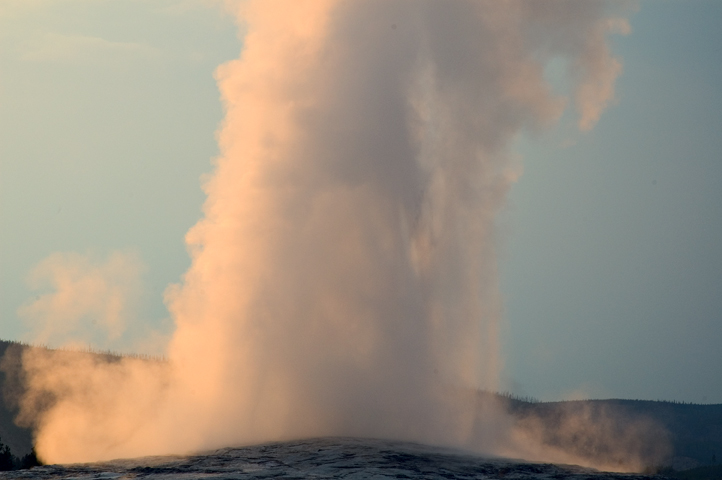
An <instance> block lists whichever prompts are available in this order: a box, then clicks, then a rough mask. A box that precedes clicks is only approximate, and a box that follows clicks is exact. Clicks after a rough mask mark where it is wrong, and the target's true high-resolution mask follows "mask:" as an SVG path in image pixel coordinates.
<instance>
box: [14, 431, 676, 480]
mask: <svg viewBox="0 0 722 480" xmlns="http://www.w3.org/2000/svg"><path fill="white" fill-rule="evenodd" d="M5 478H8V479H10V478H13V479H14V478H17V479H19V478H33V479H39V478H43V479H46V478H47V479H61V478H62V479H68V480H69V479H97V480H100V479H108V480H110V479H132V478H139V479H140V478H142V479H147V480H152V479H168V480H170V479H174V480H175V479H229V480H230V479H270V478H286V479H309V478H311V479H348V480H351V479H388V478H394V479H424V480H436V479H439V480H456V479H460V480H461V479H463V480H466V479H486V478H489V479H492V478H494V479H501V478H503V479H505V480H512V479H555V480H556V479H575V480H581V479H626V480H636V479H642V478H645V479H649V478H655V477H650V476H644V475H629V474H615V473H604V472H597V471H594V470H590V469H585V468H581V467H576V466H568V465H550V464H533V463H523V462H517V461H512V460H506V459H489V458H480V457H475V456H471V455H464V454H459V453H455V452H453V451H451V450H442V449H437V448H431V447H426V446H422V445H415V444H409V443H401V442H390V441H380V440H367V439H353V438H324V439H312V440H300V441H293V442H283V443H273V444H265V445H256V446H250V447H242V448H226V449H222V450H217V451H214V452H208V453H206V454H202V455H196V456H188V457H149V458H143V459H134V460H118V461H112V462H106V463H97V464H83V465H65V466H58V465H49V466H43V467H36V468H34V469H31V470H19V471H13V472H5V473H2V474H0V479H5ZM656 478H662V477H656Z"/></svg>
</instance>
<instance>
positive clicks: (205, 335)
mask: <svg viewBox="0 0 722 480" xmlns="http://www.w3.org/2000/svg"><path fill="white" fill-rule="evenodd" d="M611 6H613V5H610V4H609V3H608V2H602V1H584V2H581V1H545V2H540V1H537V0H527V1H522V0H513V1H498V0H493V1H492V0H490V1H483V0H473V1H454V2H439V1H437V0H428V1H427V0H364V1H350V0H346V1H341V0H312V1H273V0H258V1H247V2H242V3H238V4H236V3H229V8H230V9H231V10H232V12H233V14H234V15H236V16H237V18H238V23H239V25H240V26H241V28H242V29H243V31H244V32H246V34H245V37H244V48H243V52H242V55H241V57H240V58H239V59H238V60H234V61H231V62H228V63H227V64H225V65H222V66H221V67H220V68H219V69H218V71H217V73H216V75H217V79H218V85H219V87H220V90H221V93H222V99H223V105H224V107H225V119H224V121H223V124H222V126H221V128H220V131H219V134H218V139H219V145H220V151H221V154H220V156H219V158H218V159H217V160H216V162H215V169H214V172H213V174H212V175H210V176H209V177H208V178H207V179H206V180H205V182H204V186H203V188H204V190H205V192H206V193H207V196H208V197H207V200H206V202H205V205H204V218H203V219H202V220H201V221H200V222H199V223H198V224H197V225H195V226H194V227H193V228H192V229H191V231H190V232H189V233H188V235H187V237H186V240H187V243H188V246H189V251H190V255H191V257H192V266H191V268H190V269H189V270H188V272H187V273H186V274H185V275H184V276H183V279H182V282H181V283H180V284H179V285H176V286H172V287H171V288H169V289H168V291H167V295H166V302H167V305H168V307H169V310H170V312H171V314H172V317H173V319H174V321H175V325H176V330H175V333H174V335H173V338H172V340H171V342H170V344H169V348H168V362H166V363H152V362H151V363H152V364H149V363H148V362H143V361H139V360H133V359H125V360H122V361H118V362H113V363H107V362H102V361H99V360H93V359H90V358H88V357H83V356H82V355H78V356H77V358H76V359H75V360H71V359H67V360H64V361H61V362H60V361H54V360H53V358H52V357H53V355H55V354H54V353H53V352H48V351H41V352H35V353H29V354H28V355H27V356H26V358H25V363H24V365H25V372H26V375H27V378H28V379H29V380H28V385H29V387H30V391H29V393H28V395H27V397H26V401H25V403H24V409H23V418H24V419H25V420H26V421H28V422H34V424H35V426H36V435H37V450H38V452H39V454H40V456H41V457H42V458H44V459H45V460H46V461H52V462H71V461H85V460H100V459H109V458H113V457H123V456H138V455H149V454H160V453H171V452H172V453H179V452H180V453H182V452H187V451H192V450H199V449H204V448H211V447H217V446H224V445H228V444H239V443H251V442H261V441H268V440H277V439H287V438H292V437H308V436H321V435H357V436H373V437H386V438H397V439H406V440H416V441H423V442H429V443H438V444H446V445H455V446H463V447H466V448H471V449H475V450H477V451H485V452H494V451H499V452H501V451H503V452H504V453H506V454H515V453H516V454H517V455H523V454H524V453H525V452H530V451H532V449H531V448H530V447H528V445H527V446H524V447H523V448H522V446H520V445H521V444H520V442H521V443H524V442H526V443H528V442H529V441H530V440H528V439H524V440H523V442H522V440H520V438H521V437H520V436H519V435H517V434H514V433H513V432H512V430H511V421H510V420H509V418H508V417H506V416H505V415H504V414H503V413H501V410H500V409H497V408H496V407H495V406H494V405H493V404H491V403H487V404H484V405H478V404H477V403H478V397H477V396H476V394H475V392H476V391H477V390H478V389H480V388H485V389H495V388H496V387H497V384H496V382H497V375H498V372H499V369H500V360H499V351H498V344H497V328H498V323H499V320H500V316H501V300H500V297H499V294H498V291H497V290H498V288H497V272H496V270H497V264H496V255H495V242H496V238H495V236H494V222H495V218H496V215H497V214H498V212H499V210H500V208H501V207H502V206H503V205H504V198H505V195H506V193H507V191H508V189H509V187H510V185H511V183H512V182H513V181H514V180H515V179H516V177H517V176H518V175H519V172H520V168H519V166H518V165H517V164H516V163H515V162H514V161H513V158H514V156H513V155H512V152H510V144H511V142H512V140H513V139H514V138H515V137H516V136H517V135H518V134H519V133H520V132H522V131H523V130H524V129H530V130H535V129H539V128H542V127H544V126H547V125H550V124H553V123H554V121H556V120H557V119H558V118H559V117H560V115H561V114H562V111H563V109H564V107H565V104H566V99H565V98H562V97H557V96H555V95H554V94H553V93H552V92H551V88H550V87H549V86H548V85H547V83H546V82H545V80H544V78H543V71H544V67H545V65H546V64H547V62H549V61H550V60H552V59H554V58H558V57H562V58H564V59H566V60H567V63H568V65H570V71H569V76H570V79H571V80H572V83H573V84H574V88H575V89H576V90H575V91H573V92H570V95H571V96H572V97H573V98H574V102H575V105H576V108H577V110H578V112H579V125H580V128H582V129H589V128H592V126H593V125H594V123H595V122H596V121H597V119H598V117H599V115H600V113H601V111H602V110H603V109H604V108H605V106H606V105H607V104H608V103H609V102H610V100H612V99H613V96H614V92H613V84H614V79H615V78H616V77H617V75H618V74H619V73H620V66H619V65H620V64H619V63H618V62H617V61H616V60H615V59H614V58H612V57H611V55H610V52H609V50H608V48H607V46H606V43H605V42H606V35H607V34H608V33H609V32H610V31H623V30H624V29H626V28H627V27H626V23H625V22H624V20H620V19H613V18H611V17H610V15H612V14H613V12H611V10H610V8H611ZM44 394H50V397H48V396H47V395H46V396H43V395H44ZM42 398H45V399H46V402H45V403H43V402H41V401H39V400H38V399H42ZM47 398H52V399H53V402H51V404H50V405H51V406H50V407H48V406H47ZM70 439H72V440H70ZM540 448H541V447H540ZM539 452H542V450H539V449H537V450H534V455H535V456H536V457H543V452H542V453H539Z"/></svg>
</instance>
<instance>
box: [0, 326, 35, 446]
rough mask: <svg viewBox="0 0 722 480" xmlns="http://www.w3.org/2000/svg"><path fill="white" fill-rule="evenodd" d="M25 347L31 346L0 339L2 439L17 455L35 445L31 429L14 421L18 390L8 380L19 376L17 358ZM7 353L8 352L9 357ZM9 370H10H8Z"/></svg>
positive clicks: (0, 423)
mask: <svg viewBox="0 0 722 480" xmlns="http://www.w3.org/2000/svg"><path fill="white" fill-rule="evenodd" d="M25 348H30V347H27V346H25V345H23V344H20V343H15V342H6V341H3V340H0V367H4V368H0V391H2V398H3V401H2V402H0V407H2V408H0V441H1V442H2V443H4V444H5V445H7V446H8V447H10V450H11V451H12V453H13V454H14V455H15V456H17V457H22V456H23V455H26V454H28V453H30V450H31V449H32V446H33V441H32V433H31V432H30V430H29V429H27V428H20V427H18V426H17V425H15V423H14V422H13V419H14V418H15V415H16V414H17V405H16V404H15V398H16V394H17V393H18V392H17V391H13V384H14V383H15V382H13V381H12V380H10V381H8V380H9V379H8V376H10V377H16V378H17V375H18V367H19V364H18V363H17V362H16V360H17V359H19V358H20V352H21V351H22V350H23V349H25ZM6 353H8V355H7V357H6V355H5V354H6ZM3 360H5V361H3ZM8 370H10V371H9V372H8ZM8 373H9V375H8Z"/></svg>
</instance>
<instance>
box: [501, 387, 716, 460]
mask: <svg viewBox="0 0 722 480" xmlns="http://www.w3.org/2000/svg"><path fill="white" fill-rule="evenodd" d="M504 401H505V402H506V404H507V407H508V410H509V411H510V412H511V413H512V414H513V415H514V416H515V417H516V418H517V419H519V420H520V421H523V420H525V419H538V421H537V422H536V423H537V425H541V430H542V435H543V438H544V439H545V441H546V442H547V443H549V444H551V445H558V446H560V447H565V448H570V449H572V450H575V449H576V451H577V452H579V453H584V449H585V448H591V449H594V448H599V443H596V444H595V443H590V442H588V441H586V439H585V436H584V431H582V429H581V428H579V427H573V428H570V425H572V424H573V423H575V422H577V423H578V419H579V418H583V419H584V420H585V421H586V422H587V424H588V425H587V427H588V426H592V427H594V426H600V425H603V427H604V429H605V432H606V433H609V434H610V435H614V434H619V432H623V431H625V429H626V431H628V432H633V431H634V428H632V427H638V429H639V430H643V432H642V433H643V434H641V435H640V441H641V442H644V443H645V444H644V445H641V447H640V448H641V450H642V451H643V452H645V453H646V454H647V455H649V456H650V458H654V456H655V455H657V460H656V462H655V463H656V464H657V465H671V466H673V467H674V469H675V470H686V469H690V468H694V467H700V466H709V465H715V464H722V404H717V405H696V404H686V403H676V402H661V401H648V400H618V399H612V400H582V401H567V402H535V401H527V400H524V399H517V398H513V397H509V396H506V397H504ZM572 419H575V420H574V421H572ZM630 426H631V427H630ZM585 430H588V429H585ZM598 431H599V430H596V432H597V433H598ZM665 442H666V443H668V445H669V446H670V447H671V449H670V450H669V451H668V452H664V444H665Z"/></svg>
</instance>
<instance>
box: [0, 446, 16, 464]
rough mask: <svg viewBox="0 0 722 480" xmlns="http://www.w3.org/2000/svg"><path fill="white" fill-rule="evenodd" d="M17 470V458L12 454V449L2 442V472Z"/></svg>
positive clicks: (0, 455)
mask: <svg viewBox="0 0 722 480" xmlns="http://www.w3.org/2000/svg"><path fill="white" fill-rule="evenodd" d="M14 468H15V458H14V457H13V454H12V453H11V452H10V447H8V446H7V445H5V444H4V443H2V441H0V471H6V470H12V469H14Z"/></svg>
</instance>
